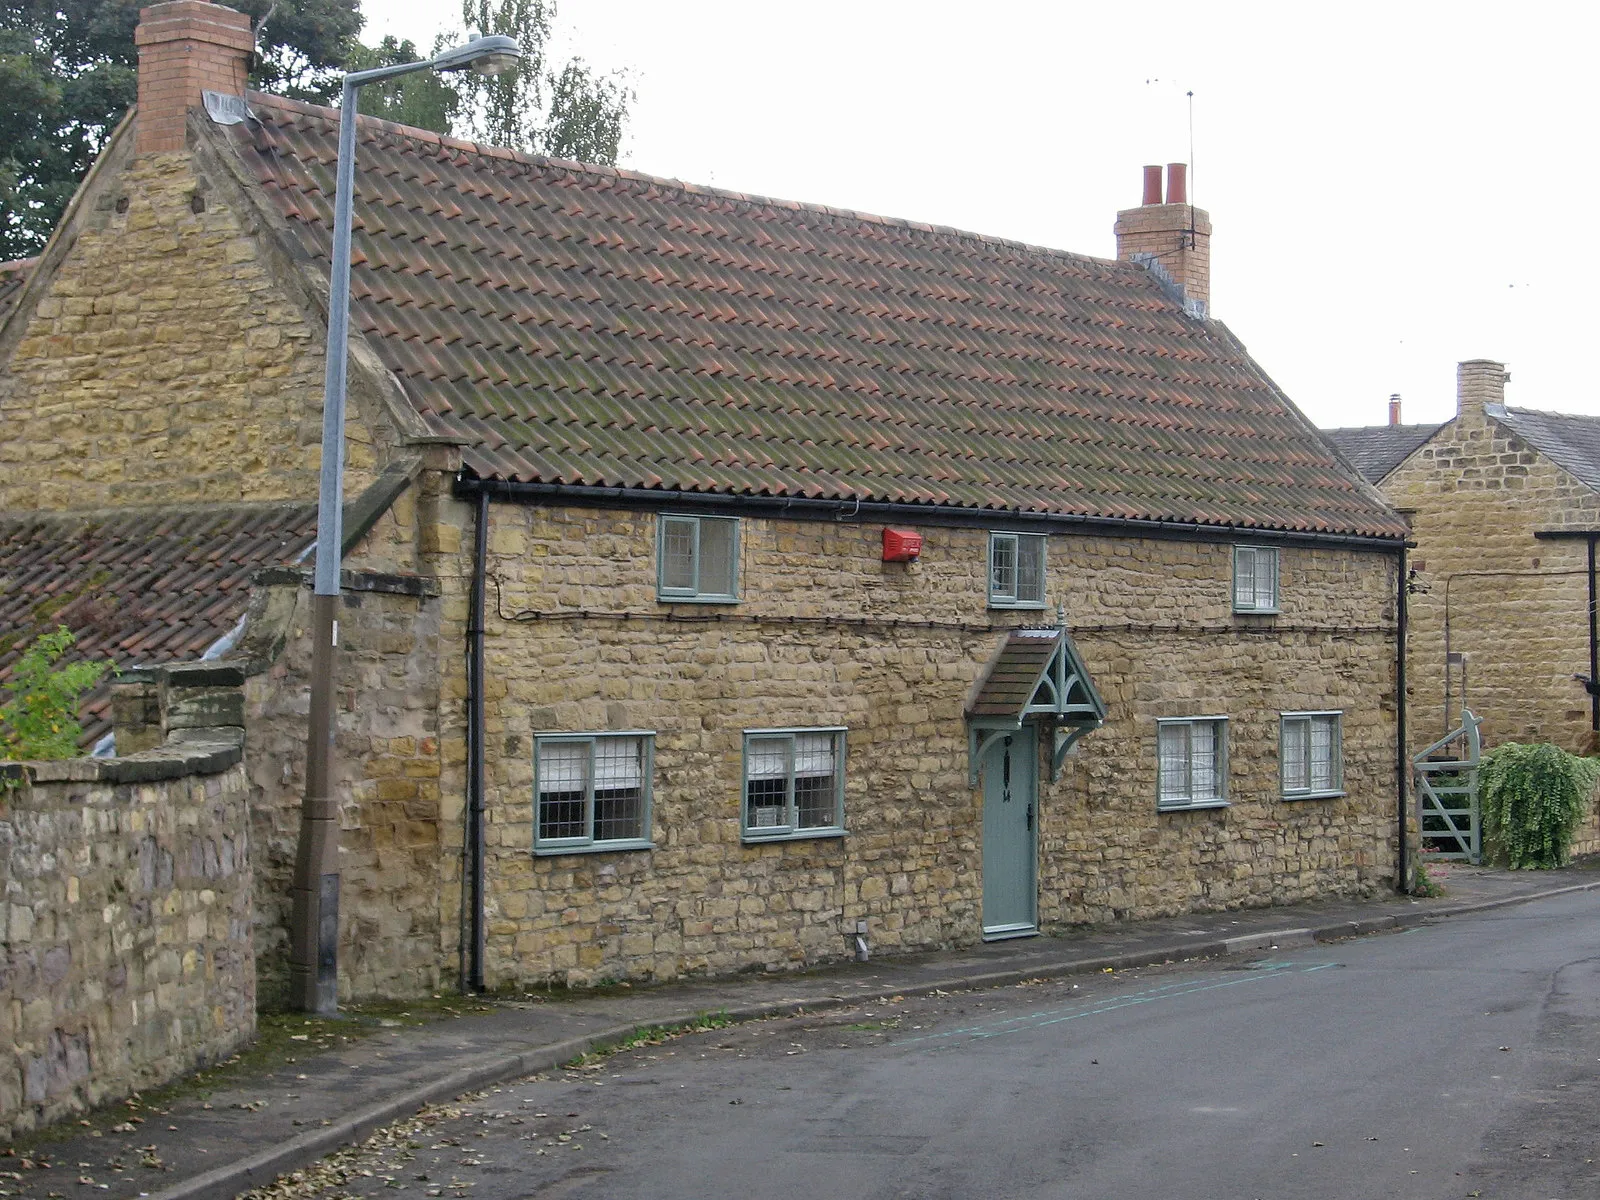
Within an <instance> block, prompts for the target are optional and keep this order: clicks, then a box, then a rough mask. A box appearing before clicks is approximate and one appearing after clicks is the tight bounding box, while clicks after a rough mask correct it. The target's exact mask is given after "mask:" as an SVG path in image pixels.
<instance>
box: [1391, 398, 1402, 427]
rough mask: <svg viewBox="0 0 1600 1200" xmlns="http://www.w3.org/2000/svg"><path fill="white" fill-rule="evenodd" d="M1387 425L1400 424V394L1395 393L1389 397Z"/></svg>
mask: <svg viewBox="0 0 1600 1200" xmlns="http://www.w3.org/2000/svg"><path fill="white" fill-rule="evenodd" d="M1389 424H1391V425H1398V424H1400V393H1399V392H1396V393H1395V394H1394V395H1392V396H1390V397H1389Z"/></svg>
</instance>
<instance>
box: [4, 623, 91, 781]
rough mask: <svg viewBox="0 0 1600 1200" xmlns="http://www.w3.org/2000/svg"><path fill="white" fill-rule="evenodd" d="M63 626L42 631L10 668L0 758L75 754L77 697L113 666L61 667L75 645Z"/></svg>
mask: <svg viewBox="0 0 1600 1200" xmlns="http://www.w3.org/2000/svg"><path fill="white" fill-rule="evenodd" d="M73 641H74V638H73V636H72V631H71V630H69V629H68V628H67V627H66V626H65V625H62V626H59V627H58V628H57V629H56V630H55V631H54V632H53V633H45V634H41V635H40V636H39V637H38V638H37V639H36V640H35V641H34V642H33V644H32V645H30V646H29V647H28V648H27V650H25V651H23V654H22V657H21V658H20V659H18V660H17V662H16V665H15V666H13V667H12V668H11V678H10V679H9V680H8V681H7V683H6V689H7V690H8V691H9V692H10V693H11V698H10V699H9V700H7V701H6V702H5V703H4V704H0V758H12V759H30V758H31V759H55V758H76V757H77V756H78V738H80V737H81V736H82V735H83V726H82V725H80V724H79V723H78V697H80V696H82V695H83V693H84V692H86V691H88V690H89V689H90V688H92V687H94V685H95V684H97V683H99V682H100V677H101V676H102V675H104V674H105V673H106V672H107V671H109V670H114V669H115V668H113V667H112V665H111V663H110V662H75V663H68V664H66V665H58V664H59V663H60V660H61V656H62V655H64V654H65V653H66V652H67V651H68V650H69V649H71V648H72V643H73Z"/></svg>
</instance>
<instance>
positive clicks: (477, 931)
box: [461, 492, 489, 992]
mask: <svg viewBox="0 0 1600 1200" xmlns="http://www.w3.org/2000/svg"><path fill="white" fill-rule="evenodd" d="M488 559H489V494H488V493H487V492H480V493H479V495H478V524H477V528H476V529H475V530H474V531H473V546H472V610H471V613H470V615H469V617H468V626H467V827H466V829H465V830H464V831H463V833H462V840H461V856H462V860H463V865H464V866H465V867H466V868H467V870H466V871H465V872H463V878H462V881H461V883H462V901H463V903H464V906H465V907H466V909H467V914H466V917H467V919H466V921H465V925H466V929H465V933H466V937H465V938H463V939H462V947H461V954H462V966H461V990H462V992H481V991H483V988H484V985H483V958H484V919H483V917H484V913H483V906H484V888H483V878H484V873H483V859H484V829H483V773H484V754H483V740H484V736H485V733H484V696H483V690H484V689H483V679H484V668H483V632H484V610H485V607H486V604H487V601H486V596H485V591H484V580H485V578H486V577H487V575H488Z"/></svg>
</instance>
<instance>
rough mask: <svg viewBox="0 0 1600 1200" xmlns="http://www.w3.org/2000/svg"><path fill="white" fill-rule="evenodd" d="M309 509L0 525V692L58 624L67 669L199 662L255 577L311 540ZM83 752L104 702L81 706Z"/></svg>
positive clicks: (103, 694)
mask: <svg viewBox="0 0 1600 1200" xmlns="http://www.w3.org/2000/svg"><path fill="white" fill-rule="evenodd" d="M316 524H317V518H316V506H315V505H314V504H254V505H231V506H230V505H214V506H209V507H206V508H203V509H196V508H193V507H182V508H178V507H173V508H165V507H158V508H137V509H118V510H114V511H106V512H89V513H85V512H78V513H70V514H61V515H53V514H43V513H38V514H35V513H27V514H0V630H4V631H6V632H5V634H4V635H0V684H3V683H4V681H5V679H6V677H7V676H8V675H9V674H10V670H11V666H12V664H13V663H14V662H15V661H16V660H17V658H18V657H19V655H20V653H21V651H22V649H23V644H24V643H25V642H27V641H31V640H32V637H33V636H34V635H35V634H37V633H38V632H42V631H45V630H49V629H54V628H55V627H56V626H58V625H65V626H67V627H68V628H69V629H71V630H72V631H73V633H74V634H75V635H76V637H77V643H76V644H75V645H74V647H73V650H72V655H73V657H75V658H79V657H81V658H86V659H107V658H109V659H111V660H112V661H113V662H115V663H116V664H117V665H118V666H129V665H132V664H134V663H151V664H154V663H163V662H176V661H184V660H193V659H197V658H199V657H200V656H201V655H202V654H203V653H205V651H206V649H207V648H208V647H209V646H211V645H212V643H214V642H216V641H217V640H218V639H219V638H221V637H222V636H223V635H224V634H225V633H227V632H228V631H229V630H230V629H232V628H233V627H234V625H235V624H237V623H238V621H239V618H240V617H241V616H243V615H244V610H245V606H246V604H247V603H248V601H249V599H250V580H251V576H252V575H253V574H254V572H255V571H256V570H257V569H259V568H261V567H270V566H279V565H285V564H289V563H293V562H295V561H296V560H297V559H299V558H300V556H301V555H302V554H303V553H304V552H305V551H306V549H307V548H308V547H309V546H310V545H311V544H312V543H313V542H314V541H315V540H316ZM83 715H84V739H83V744H84V745H85V746H88V745H93V743H94V742H95V741H96V740H97V739H99V738H100V737H101V736H103V735H104V734H105V733H107V732H109V731H110V728H111V720H110V692H109V689H108V688H107V687H104V686H102V687H101V688H100V689H99V690H98V691H96V692H95V693H93V694H92V695H90V696H88V697H86V703H85V706H84V713H83Z"/></svg>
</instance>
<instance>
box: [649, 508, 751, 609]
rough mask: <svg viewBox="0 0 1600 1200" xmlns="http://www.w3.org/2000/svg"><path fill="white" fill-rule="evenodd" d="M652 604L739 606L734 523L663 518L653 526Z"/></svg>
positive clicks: (670, 515) (728, 519) (725, 519)
mask: <svg viewBox="0 0 1600 1200" xmlns="http://www.w3.org/2000/svg"><path fill="white" fill-rule="evenodd" d="M656 598H657V599H658V600H662V601H668V602H671V603H673V604H735V603H737V602H738V600H739V518H738V517H691V516H683V515H680V514H678V513H662V514H661V516H660V518H659V520H658V522H657V525H656Z"/></svg>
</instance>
